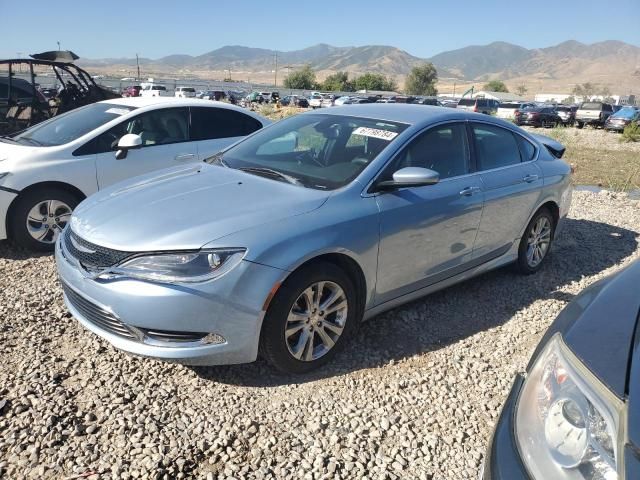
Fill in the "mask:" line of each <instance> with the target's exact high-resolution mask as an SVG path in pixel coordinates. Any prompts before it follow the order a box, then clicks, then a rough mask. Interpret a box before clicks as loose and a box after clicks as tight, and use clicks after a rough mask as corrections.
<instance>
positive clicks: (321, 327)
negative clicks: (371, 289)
mask: <svg viewBox="0 0 640 480" xmlns="http://www.w3.org/2000/svg"><path fill="white" fill-rule="evenodd" d="M348 307H349V306H348V302H347V296H346V295H345V293H344V291H343V290H342V288H340V286H339V285H337V284H336V283H333V282H317V283H314V284H313V285H311V286H309V287H308V288H307V289H306V290H305V291H303V292H302V293H301V294H300V296H299V297H298V299H297V300H296V301H295V302H294V303H293V306H292V307H291V310H290V311H289V316H288V317H287V323H286V324H285V331H284V337H285V341H286V343H287V348H288V349H289V353H291V355H293V356H294V357H295V358H297V359H298V360H301V361H304V362H311V361H313V360H317V359H318V358H320V357H322V356H323V355H326V354H327V353H328V352H329V351H330V350H331V349H332V348H333V347H334V345H335V344H336V342H337V341H338V339H339V338H340V335H342V332H343V330H344V327H345V324H346V322H347V313H348Z"/></svg>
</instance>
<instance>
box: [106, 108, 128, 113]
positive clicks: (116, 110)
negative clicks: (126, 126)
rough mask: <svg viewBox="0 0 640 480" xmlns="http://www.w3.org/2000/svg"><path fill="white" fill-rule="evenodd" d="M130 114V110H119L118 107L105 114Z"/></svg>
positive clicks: (108, 110)
mask: <svg viewBox="0 0 640 480" xmlns="http://www.w3.org/2000/svg"><path fill="white" fill-rule="evenodd" d="M129 112H130V110H128V109H126V108H117V107H112V108H109V109H107V110H106V111H105V113H113V114H114V115H126V114H127V113H129Z"/></svg>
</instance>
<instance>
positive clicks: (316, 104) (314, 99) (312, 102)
mask: <svg viewBox="0 0 640 480" xmlns="http://www.w3.org/2000/svg"><path fill="white" fill-rule="evenodd" d="M321 104H322V95H320V94H319V93H312V94H311V95H310V96H309V106H310V107H311V108H314V109H315V108H320V106H321Z"/></svg>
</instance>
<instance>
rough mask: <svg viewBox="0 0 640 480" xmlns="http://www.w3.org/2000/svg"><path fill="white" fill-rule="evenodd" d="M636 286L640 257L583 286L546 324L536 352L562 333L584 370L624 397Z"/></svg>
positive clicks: (637, 308)
mask: <svg viewBox="0 0 640 480" xmlns="http://www.w3.org/2000/svg"><path fill="white" fill-rule="evenodd" d="M639 284H640V261H636V262H634V263H633V264H631V265H630V266H629V267H627V268H625V269H623V270H621V271H620V272H618V273H616V274H614V275H611V276H609V277H606V278H604V279H603V280H600V281H599V282H596V283H595V284H593V285H592V286H590V287H589V288H587V289H585V290H584V291H583V292H582V293H580V294H579V295H578V296H577V297H576V298H575V299H574V300H573V301H572V302H571V303H570V304H569V305H568V306H567V307H566V308H565V309H564V310H563V311H562V313H561V314H560V315H559V316H558V318H556V320H555V321H554V323H553V324H552V325H551V327H549V330H548V331H547V333H546V334H545V338H544V339H543V340H542V341H541V342H540V344H539V346H538V350H540V349H542V348H543V347H544V345H545V344H546V343H547V341H548V340H549V339H550V338H551V336H553V334H555V333H556V332H560V333H561V334H562V337H563V339H564V342H565V343H566V344H567V346H568V347H569V348H570V349H571V350H572V351H573V352H574V353H575V354H576V356H577V357H578V358H580V360H581V361H582V362H584V364H585V365H586V366H587V368H589V370H591V371H592V372H593V373H594V374H595V375H596V376H597V377H598V378H599V379H600V380H601V381H602V382H603V383H604V384H605V385H607V386H608V387H609V388H610V389H611V391H613V393H615V394H616V395H617V396H618V397H619V398H625V395H626V391H627V387H628V385H627V378H628V373H629V368H630V365H631V359H632V352H633V348H632V346H633V341H634V332H635V329H636V323H637V322H638V314H639V312H640V295H639V292H638V289H639V287H638V285H639ZM537 353H538V352H536V354H534V356H533V357H532V362H534V361H535V358H536V357H537V356H538V355H537ZM636 355H637V353H636ZM637 361H638V362H640V359H638V360H637ZM531 365H532V364H530V367H531ZM638 401H639V402H640V398H639V399H638ZM639 408H640V406H639Z"/></svg>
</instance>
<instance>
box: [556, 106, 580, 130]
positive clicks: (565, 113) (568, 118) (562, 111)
mask: <svg viewBox="0 0 640 480" xmlns="http://www.w3.org/2000/svg"><path fill="white" fill-rule="evenodd" d="M555 110H556V113H557V114H558V116H559V117H560V119H561V120H562V124H563V125H565V126H567V125H571V126H572V125H573V124H574V123H575V122H576V112H577V111H578V107H577V106H576V105H558V106H556V108H555Z"/></svg>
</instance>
